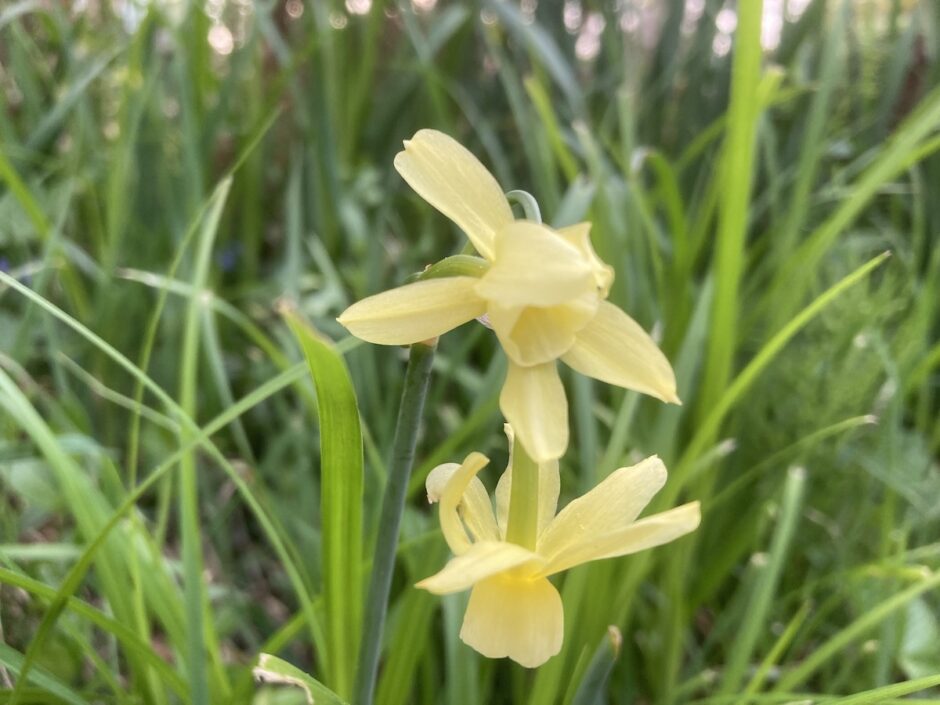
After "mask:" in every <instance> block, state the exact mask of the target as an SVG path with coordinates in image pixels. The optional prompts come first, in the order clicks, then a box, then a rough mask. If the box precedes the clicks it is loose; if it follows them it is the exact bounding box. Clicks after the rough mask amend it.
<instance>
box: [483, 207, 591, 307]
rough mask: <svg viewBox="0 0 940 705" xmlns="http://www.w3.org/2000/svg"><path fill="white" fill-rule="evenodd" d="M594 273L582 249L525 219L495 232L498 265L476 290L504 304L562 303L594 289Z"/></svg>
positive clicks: (495, 250) (535, 304)
mask: <svg viewBox="0 0 940 705" xmlns="http://www.w3.org/2000/svg"><path fill="white" fill-rule="evenodd" d="M593 285H594V275H593V270H592V268H591V265H590V262H588V261H587V260H586V259H585V258H584V257H582V256H581V253H580V252H579V251H578V248H577V247H575V246H574V245H572V244H571V243H569V242H568V241H567V240H565V239H564V238H562V237H559V236H558V234H557V233H556V232H555V231H554V230H552V229H551V228H548V227H546V226H544V225H539V224H538V223H531V222H528V221H524V220H520V221H516V222H514V223H511V224H510V225H507V226H505V227H504V228H503V229H502V230H500V232H499V234H498V235H497V236H496V241H495V249H494V256H493V265H492V266H491V267H490V268H489V270H488V271H487V272H486V274H484V275H483V276H482V277H481V278H480V281H479V283H478V284H477V288H476V290H477V293H478V294H479V295H480V296H482V297H483V298H485V299H488V300H490V301H498V302H499V303H500V304H501V305H502V306H507V307H510V306H539V307H545V306H557V305H558V304H563V303H566V302H568V301H571V300H572V299H576V298H578V297H579V296H581V295H582V294H585V293H587V292H591V291H592V290H593Z"/></svg>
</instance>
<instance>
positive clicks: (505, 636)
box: [460, 574, 565, 668]
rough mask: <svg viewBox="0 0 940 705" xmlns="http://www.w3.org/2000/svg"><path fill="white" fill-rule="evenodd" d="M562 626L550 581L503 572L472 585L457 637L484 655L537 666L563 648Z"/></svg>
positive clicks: (559, 608) (562, 613) (555, 595)
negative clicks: (514, 575) (516, 576)
mask: <svg viewBox="0 0 940 705" xmlns="http://www.w3.org/2000/svg"><path fill="white" fill-rule="evenodd" d="M564 626H565V615H564V610H563V608H562V603H561V596H560V595H559V594H558V591H557V590H556V589H555V587H554V586H553V585H552V584H551V583H550V582H549V581H548V580H546V579H544V578H540V579H536V580H531V579H526V578H515V577H513V576H511V575H505V574H504V575H496V576H494V577H492V578H489V579H487V580H484V581H482V582H478V583H477V584H476V585H474V587H473V592H471V593H470V602H469V603H468V604H467V612H466V614H465V615H464V619H463V626H462V627H461V629H460V638H461V639H462V640H463V641H464V642H465V643H466V644H467V645H468V646H470V647H472V648H473V649H476V650H477V651H478V652H480V653H481V654H483V655H484V656H486V657H488V658H503V657H505V656H508V657H509V658H511V659H512V660H513V661H515V662H516V663H518V664H519V665H521V666H525V667H526V668H535V667H536V666H541V665H542V664H543V663H545V662H546V661H548V659H550V658H551V657H552V656H554V655H555V654H557V653H558V652H559V651H561V643H562V639H563V637H564Z"/></svg>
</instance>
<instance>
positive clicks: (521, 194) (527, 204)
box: [506, 189, 542, 223]
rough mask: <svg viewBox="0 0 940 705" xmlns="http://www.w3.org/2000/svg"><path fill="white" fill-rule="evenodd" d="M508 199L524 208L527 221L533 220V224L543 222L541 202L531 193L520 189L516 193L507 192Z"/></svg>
mask: <svg viewBox="0 0 940 705" xmlns="http://www.w3.org/2000/svg"><path fill="white" fill-rule="evenodd" d="M506 198H508V199H509V200H510V201H515V202H516V203H518V204H519V205H520V206H522V210H523V211H524V212H525V217H526V220H531V221H532V222H533V223H541V222H542V212H541V211H540V210H539V202H538V201H536V200H535V198H534V197H533V196H532V194H531V193H529V192H528V191H520V190H518V189H517V190H515V191H507V192H506Z"/></svg>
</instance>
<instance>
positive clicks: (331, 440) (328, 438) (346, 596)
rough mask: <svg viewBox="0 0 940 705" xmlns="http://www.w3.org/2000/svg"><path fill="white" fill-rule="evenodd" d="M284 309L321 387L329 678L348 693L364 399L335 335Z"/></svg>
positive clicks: (357, 590) (358, 593) (357, 594)
mask: <svg viewBox="0 0 940 705" xmlns="http://www.w3.org/2000/svg"><path fill="white" fill-rule="evenodd" d="M281 314H282V315H283V316H284V320H285V321H286V322H287V325H288V326H289V327H290V329H291V332H293V334H294V336H295V337H296V338H297V342H298V343H300V347H301V349H302V350H303V351H304V356H305V357H306V359H307V365H308V367H309V369H310V375H311V376H312V377H313V381H314V384H315V386H316V390H317V413H318V416H319V426H320V517H321V523H322V528H321V534H322V541H323V558H322V565H323V568H322V570H323V575H324V607H325V609H326V634H327V644H328V651H327V653H325V654H323V658H324V662H325V664H326V669H325V670H326V672H327V673H328V674H329V679H328V680H327V682H328V683H329V684H330V686H331V687H332V688H333V689H334V690H335V691H336V692H337V693H338V694H339V695H340V696H341V697H345V698H348V697H349V695H350V694H351V692H352V687H353V679H354V678H355V669H356V656H357V654H358V652H359V643H358V639H359V636H360V630H361V627H362V598H363V576H362V570H361V563H362V539H363V537H362V501H363V458H362V432H361V431H360V428H359V407H358V404H357V402H356V392H355V390H354V389H353V385H352V380H351V379H350V377H349V371H348V369H347V368H346V364H345V363H344V362H343V358H342V356H341V355H340V354H339V353H338V352H337V351H336V349H335V347H334V346H333V345H332V343H329V342H327V341H326V340H324V339H323V338H321V336H320V335H319V334H317V333H316V332H315V331H314V330H313V329H311V328H310V327H309V326H308V325H307V324H306V323H305V322H304V321H303V320H301V319H300V318H299V317H298V316H297V314H296V313H294V312H293V311H291V310H290V309H288V308H286V307H282V309H281Z"/></svg>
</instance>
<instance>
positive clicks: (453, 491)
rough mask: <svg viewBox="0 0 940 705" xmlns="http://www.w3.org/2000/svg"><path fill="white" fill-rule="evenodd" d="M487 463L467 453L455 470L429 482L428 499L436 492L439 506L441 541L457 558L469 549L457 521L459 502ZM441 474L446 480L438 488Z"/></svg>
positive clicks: (466, 538) (458, 520) (475, 454)
mask: <svg viewBox="0 0 940 705" xmlns="http://www.w3.org/2000/svg"><path fill="white" fill-rule="evenodd" d="M489 462H490V461H489V458H487V457H486V456H485V455H483V454H482V453H471V454H470V455H468V456H467V457H466V459H464V461H463V463H462V464H461V465H459V466H458V467H457V468H456V469H454V470H450V469H445V470H442V471H440V473H439V475H438V476H437V477H435V478H434V479H433V480H432V482H431V484H430V486H429V487H428V490H429V492H428V495H429V498H430V496H431V491H432V490H433V491H434V492H435V493H438V492H439V497H440V503H441V508H440V519H441V533H443V534H444V540H445V541H447V545H448V546H450V550H451V551H453V552H454V553H455V554H457V555H458V556H459V555H460V554H462V553H465V552H467V551H468V550H470V547H471V545H472V541H471V540H470V538H469V537H468V536H467V531H466V529H465V528H464V524H463V522H461V520H460V513H459V507H460V506H461V502H462V500H463V499H464V495H465V493H466V491H467V488H468V487H469V486H470V483H471V482H472V481H473V480H474V479H475V478H476V475H477V473H478V472H480V470H482V469H483V468H485V467H486V465H487V463H489ZM445 473H447V474H449V477H448V478H447V482H446V484H444V485H443V487H442V488H441V487H440V486H439V485H440V483H439V482H438V480H439V479H440V475H443V474H445ZM484 494H485V491H484ZM490 514H491V518H492V510H490Z"/></svg>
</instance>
